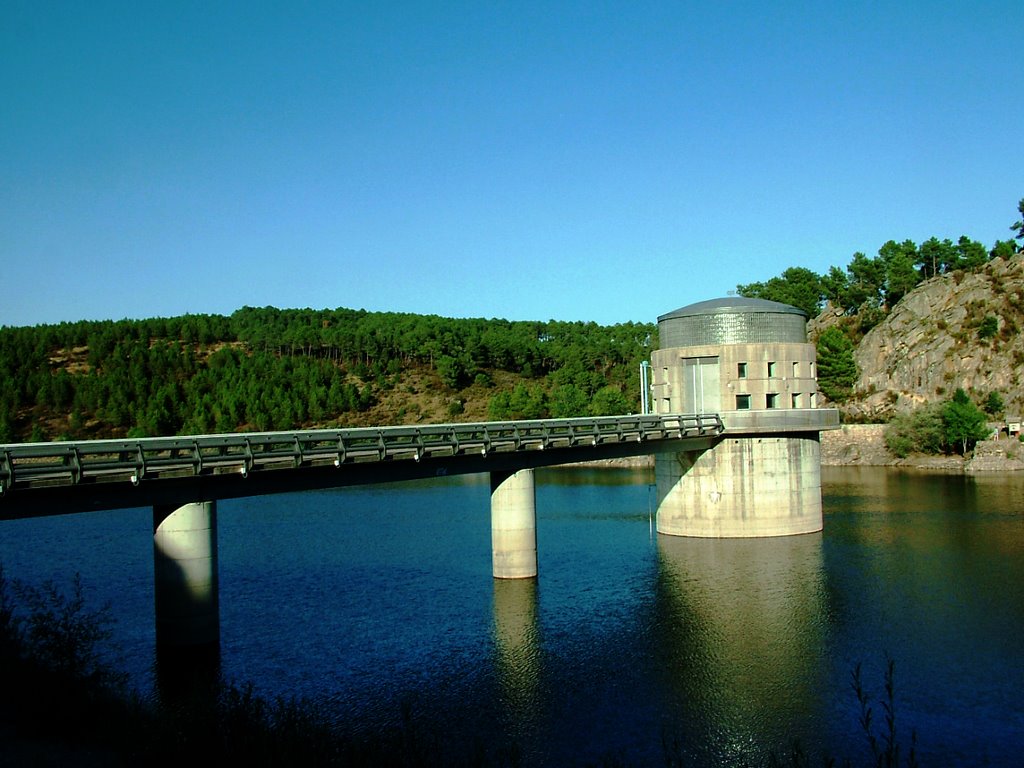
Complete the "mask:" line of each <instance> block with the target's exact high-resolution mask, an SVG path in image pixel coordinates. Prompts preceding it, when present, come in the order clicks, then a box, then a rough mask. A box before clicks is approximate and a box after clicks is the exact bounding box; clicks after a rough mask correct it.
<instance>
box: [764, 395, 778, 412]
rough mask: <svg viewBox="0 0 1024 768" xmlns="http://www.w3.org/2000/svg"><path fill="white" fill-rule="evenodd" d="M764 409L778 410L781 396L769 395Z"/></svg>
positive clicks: (765, 398) (765, 397) (766, 397)
mask: <svg viewBox="0 0 1024 768" xmlns="http://www.w3.org/2000/svg"><path fill="white" fill-rule="evenodd" d="M764 407H765V408H778V407H779V396H778V395H777V394H775V393H771V394H767V395H765V396H764Z"/></svg>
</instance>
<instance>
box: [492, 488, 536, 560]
mask: <svg viewBox="0 0 1024 768" xmlns="http://www.w3.org/2000/svg"><path fill="white" fill-rule="evenodd" d="M490 477H491V551H492V569H493V573H494V578H496V579H529V578H533V577H535V576H536V575H537V501H536V490H535V481H534V473H533V470H532V469H521V470H519V471H518V472H492V473H491V476H490Z"/></svg>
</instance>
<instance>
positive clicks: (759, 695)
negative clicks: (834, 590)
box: [654, 533, 828, 763]
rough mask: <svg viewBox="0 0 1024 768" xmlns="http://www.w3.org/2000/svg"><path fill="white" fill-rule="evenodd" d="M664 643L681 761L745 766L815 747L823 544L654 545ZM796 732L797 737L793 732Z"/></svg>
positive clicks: (664, 541) (658, 646) (677, 541)
mask: <svg viewBox="0 0 1024 768" xmlns="http://www.w3.org/2000/svg"><path fill="white" fill-rule="evenodd" d="M658 556H659V557H658V563H659V567H658V581H657V585H656V590H657V597H658V605H657V612H658V615H659V616H660V632H659V637H658V638H657V639H656V642H655V644H654V652H655V653H656V654H658V655H659V656H660V657H661V658H660V661H659V662H658V666H659V667H660V668H661V669H663V670H664V673H665V683H666V685H667V686H669V687H670V688H671V693H670V695H668V696H667V697H666V700H667V701H669V702H671V706H672V709H673V711H674V717H675V718H676V727H677V729H678V731H679V732H685V733H686V734H687V738H686V744H685V745H684V746H681V750H682V751H683V753H684V755H686V756H688V757H690V758H691V759H692V758H696V759H697V760H698V761H700V762H703V761H705V760H714V761H716V762H717V761H725V762H727V763H728V762H730V761H734V760H750V759H754V760H756V759H758V758H759V757H764V756H765V755H766V754H767V753H768V752H771V751H775V753H776V754H782V753H784V752H785V751H786V750H787V749H788V748H789V745H790V743H791V742H792V740H793V739H794V738H800V739H801V741H802V742H803V743H804V744H805V745H806V746H807V747H811V746H814V743H815V742H816V741H818V740H819V739H820V736H818V735H817V734H820V733H821V727H820V723H817V722H816V718H817V713H818V712H820V711H821V710H822V706H821V705H822V701H821V696H822V685H823V681H822V680H821V679H820V670H821V669H822V663H821V662H822V655H823V653H824V650H825V643H824V639H825V635H826V634H827V613H828V611H827V597H826V591H825V579H824V573H823V558H822V535H821V534H820V533H813V534H805V535H801V536H789V537H783V538H771V539H696V538H681V537H674V536H659V537H658ZM795 725H797V726H798V727H797V728H796V729H795V728H794V726H795Z"/></svg>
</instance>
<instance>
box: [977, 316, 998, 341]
mask: <svg viewBox="0 0 1024 768" xmlns="http://www.w3.org/2000/svg"><path fill="white" fill-rule="evenodd" d="M998 332H999V319H998V318H997V317H996V316H995V315H985V319H984V320H982V321H981V325H979V326H978V338H979V339H991V338H992V337H993V336H995V335H996V333H998Z"/></svg>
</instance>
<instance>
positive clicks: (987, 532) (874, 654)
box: [0, 468, 1024, 765]
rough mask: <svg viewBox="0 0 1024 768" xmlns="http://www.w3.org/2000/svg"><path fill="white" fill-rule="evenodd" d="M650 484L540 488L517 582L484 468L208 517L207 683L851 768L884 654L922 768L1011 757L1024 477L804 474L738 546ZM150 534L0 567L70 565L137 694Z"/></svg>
mask: <svg viewBox="0 0 1024 768" xmlns="http://www.w3.org/2000/svg"><path fill="white" fill-rule="evenodd" d="M649 482H650V479H649V477H647V476H646V475H645V474H643V473H630V472H620V471H599V470H558V471H546V472H541V473H539V474H538V485H537V507H538V540H539V568H540V578H539V580H537V581H532V580H531V581H525V582H520V581H512V582H496V581H494V580H493V579H492V578H491V570H490V568H491V564H490V527H489V526H490V520H489V486H488V484H487V481H486V478H482V477H472V478H463V479H454V480H446V481H444V482H426V483H408V484H396V485H389V486H374V487H364V488H356V489H345V490H338V491H328V492H317V493H307V494H296V495H282V496H276V497H263V498H253V499H246V500H242V501H238V502H222V503H221V504H220V505H219V508H218V520H219V552H220V590H221V592H220V594H221V637H222V668H223V671H224V673H225V674H226V675H227V676H228V677H229V678H231V679H234V680H236V681H239V682H244V681H252V682H253V683H254V684H255V685H256V688H257V690H259V691H261V692H263V693H265V694H268V695H270V696H276V695H279V694H283V695H292V694H298V695H302V696H305V697H307V698H309V699H312V700H314V701H316V702H317V703H319V704H321V705H323V706H324V707H325V709H326V710H327V711H329V712H332V713H334V715H333V716H334V717H335V718H336V722H337V725H338V727H339V728H341V729H343V730H344V731H347V732H350V733H353V734H362V733H366V734H369V733H379V732H381V731H387V730H388V729H391V728H399V727H400V726H401V724H402V722H403V718H404V717H410V718H411V719H412V722H413V724H414V727H415V728H417V729H419V732H420V733H422V734H429V735H430V737H431V738H435V737H436V738H438V739H439V740H440V741H441V743H442V744H443V745H444V749H445V750H447V752H448V754H451V755H453V756H454V755H456V754H459V753H460V751H461V750H468V751H471V752H472V751H478V750H480V749H484V750H486V751H487V752H488V753H489V754H491V755H508V754H513V755H518V756H519V759H520V762H521V763H522V764H527V765H564V764H581V763H588V762H589V763H599V762H601V761H603V760H606V759H609V758H611V759H618V758H621V759H623V760H624V761H626V762H628V763H629V764H631V765H647V764H651V765H654V764H657V765H664V764H665V759H666V755H669V756H672V757H676V758H679V759H682V760H683V761H685V764H687V765H729V764H735V763H737V762H742V761H744V760H746V761H749V762H754V763H756V762H759V761H761V760H762V759H764V757H765V756H766V755H767V754H769V752H772V751H774V752H775V753H777V754H780V755H781V754H785V753H786V752H787V751H788V749H789V745H790V744H791V742H792V741H793V739H799V740H800V742H801V743H802V744H803V745H804V747H805V749H806V750H807V751H809V752H810V753H812V754H814V755H819V754H825V753H827V754H830V755H833V756H836V757H839V758H846V757H849V758H850V759H852V760H853V761H854V762H855V763H858V762H863V761H864V760H865V758H866V754H867V753H866V739H865V738H864V736H863V733H862V732H861V731H860V730H859V727H858V725H857V717H858V714H859V711H858V707H857V702H856V700H855V698H854V696H853V694H852V691H851V687H850V675H851V672H852V670H853V669H854V667H855V666H856V665H857V664H858V663H860V664H862V666H863V674H864V680H865V682H866V684H867V687H868V688H869V690H870V691H871V692H872V693H873V694H874V695H875V697H876V698H877V697H878V696H880V695H881V694H882V685H883V669H884V666H885V659H886V656H887V655H888V656H889V657H891V658H892V659H893V660H894V661H895V664H896V680H895V682H896V707H897V713H896V714H897V727H898V730H899V735H900V737H901V741H903V742H904V743H905V744H906V745H907V746H909V743H910V734H911V731H912V730H914V731H916V733H917V740H918V754H919V757H920V759H921V762H922V764H925V765H1021V764H1024V702H1022V699H1021V687H1022V686H1021V684H1022V682H1024V477H1020V476H1014V475H999V476H997V477H984V476H981V477H976V478H964V477H959V476H946V475H937V474H908V473H901V472H896V471H893V470H884V469H873V468H871V469H866V468H865V469H854V468H843V469H830V468H826V469H825V470H824V474H823V482H824V504H825V531H824V533H822V534H813V535H807V536H797V537H788V538H782V539H761V540H752V541H717V540H700V539H682V538H674V537H664V536H658V535H657V534H656V533H653V532H652V526H651V519H650V515H651V511H652V508H653V505H654V492H653V490H652V489H651V487H650V485H649ZM151 542H152V535H151V516H150V512H149V511H148V510H122V511H117V512H109V513H94V514H91V515H74V516H68V517H62V518H50V519H41V520H26V521H11V522H4V523H0V562H2V563H3V564H4V567H5V571H6V574H7V575H8V577H11V578H18V579H23V580H26V581H30V582H32V583H37V584H38V583H40V582H42V581H43V580H45V579H53V580H55V581H57V582H58V583H60V584H67V583H68V582H69V581H70V579H71V577H72V575H73V574H74V573H75V572H79V573H81V575H82V578H83V581H84V583H85V586H86V594H87V597H88V598H89V600H90V604H92V605H95V606H99V605H101V604H103V603H104V602H109V603H110V609H111V614H112V615H113V617H114V618H115V619H116V627H115V630H116V639H117V641H118V645H119V647H120V652H121V662H122V663H123V665H124V666H125V668H127V669H128V670H129V671H130V672H131V674H132V676H133V680H134V682H135V683H136V685H137V686H138V687H140V688H141V689H142V690H143V691H149V690H151V689H152V687H153V679H152V678H153V676H152V657H153V638H154V633H153V608H152V605H153V588H152V571H153V566H152V543H151ZM875 709H876V710H878V711H877V712H876V719H878V720H880V719H881V711H880V707H879V706H878V704H877V702H876V705H875Z"/></svg>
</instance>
